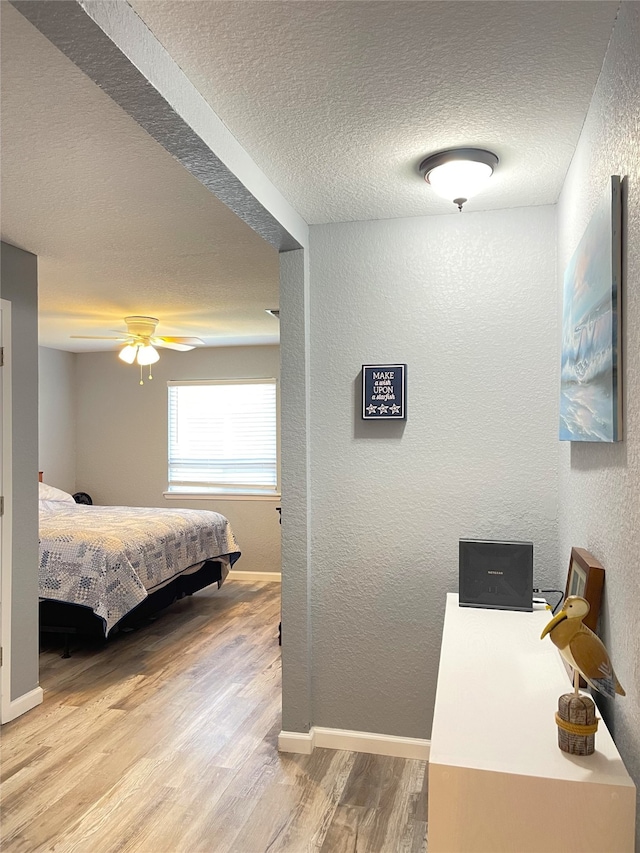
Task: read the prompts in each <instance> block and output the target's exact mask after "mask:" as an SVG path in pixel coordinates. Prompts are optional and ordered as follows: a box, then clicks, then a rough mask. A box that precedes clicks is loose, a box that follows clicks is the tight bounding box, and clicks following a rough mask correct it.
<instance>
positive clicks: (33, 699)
mask: <svg viewBox="0 0 640 853" xmlns="http://www.w3.org/2000/svg"><path fill="white" fill-rule="evenodd" d="M43 699H44V693H43V692H42V687H34V689H33V690H30V691H29V692H28V693H25V694H24V695H23V696H19V697H18V698H17V699H13V700H12V701H11V702H9V707H8V708H7V713H6V714H3V716H2V722H3V723H10V722H11V720H15V719H16V717H20V716H22V714H26V713H27V711H30V710H31V709H32V708H35V707H36V705H41V704H42V700H43Z"/></svg>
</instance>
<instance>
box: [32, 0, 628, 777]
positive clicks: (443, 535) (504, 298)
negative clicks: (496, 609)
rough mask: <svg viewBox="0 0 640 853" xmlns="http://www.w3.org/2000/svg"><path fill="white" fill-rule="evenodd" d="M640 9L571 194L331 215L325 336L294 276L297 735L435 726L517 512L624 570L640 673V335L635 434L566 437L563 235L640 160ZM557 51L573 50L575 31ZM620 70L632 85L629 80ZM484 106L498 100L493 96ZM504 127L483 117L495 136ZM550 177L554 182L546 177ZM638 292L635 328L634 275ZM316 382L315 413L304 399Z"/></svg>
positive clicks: (286, 360)
mask: <svg viewBox="0 0 640 853" xmlns="http://www.w3.org/2000/svg"><path fill="white" fill-rule="evenodd" d="M633 8H634V7H633V4H628V5H627V4H623V8H622V12H623V14H624V15H625V16H626V18H625V19H624V20H625V24H624V26H622V25H620V26H619V27H618V29H617V31H616V32H617V36H616V39H614V40H613V41H612V44H611V46H610V48H609V53H608V55H607V61H608V65H606V66H605V71H606V73H605V74H603V76H602V77H601V83H600V88H599V89H597V90H596V92H595V95H594V97H593V99H592V93H593V85H595V77H597V73H598V71H599V66H598V68H597V69H596V72H595V77H594V80H593V85H591V88H590V91H589V92H588V93H587V96H586V98H585V100H584V103H583V106H582V109H583V112H586V110H587V108H588V106H589V103H591V111H590V113H589V122H588V124H587V125H586V126H585V127H586V129H585V131H584V132H583V134H582V137H581V139H580V143H579V148H578V153H577V154H576V156H575V157H574V159H573V165H572V168H571V171H570V172H569V176H568V180H567V182H566V183H564V191H563V194H562V195H561V196H560V203H559V206H558V207H556V205H555V201H556V200H557V196H556V197H555V198H552V200H551V201H550V202H549V203H547V204H543V205H531V206H527V205H523V206H522V207H514V208H512V209H510V210H509V211H500V210H491V211H488V212H482V211H480V210H478V211H476V212H474V211H473V210H472V209H471V208H470V209H469V210H468V211H465V213H464V214H463V215H460V216H456V217H455V218H454V217H453V216H448V215H443V216H438V215H436V216H431V217H428V218H426V217H425V218H424V219H420V218H419V217H414V218H411V217H409V218H405V219H403V218H397V219H389V220H386V221H382V220H381V221H378V222H363V221H359V222H355V221H354V222H350V223H344V224H338V223H336V224H328V225H314V226H312V228H311V241H312V243H311V279H312V280H311V292H312V296H313V298H312V303H311V308H310V310H311V316H310V321H309V323H308V326H309V331H308V337H307V332H305V331H304V323H300V324H298V322H299V321H298V320H297V315H296V313H295V312H297V311H298V310H301V311H302V310H309V309H308V308H307V307H306V306H301V307H299V306H298V304H297V302H296V291H295V288H292V292H290V291H289V290H288V289H287V288H288V287H289V285H288V283H287V282H286V281H285V282H284V283H283V288H284V289H283V291H282V293H281V307H282V309H283V312H284V311H285V310H290V311H292V312H294V313H293V314H292V316H291V318H290V322H291V323H293V324H296V325H295V329H296V337H295V340H294V339H290V340H289V341H286V340H283V370H285V369H286V370H287V371H289V373H288V374H287V376H283V387H284V386H285V384H286V380H287V378H288V377H291V376H292V375H293V374H294V373H295V374H296V375H297V376H299V377H300V381H301V382H302V383H303V384H302V386H301V387H300V391H299V394H298V392H296V396H295V399H285V400H283V409H282V416H283V422H284V423H286V429H285V430H284V431H283V441H284V442H289V444H288V445H287V446H285V447H284V453H283V461H284V462H286V464H287V465H289V466H294V465H295V466H296V469H295V471H294V470H293V469H292V468H291V467H290V468H289V469H288V470H287V471H284V472H283V475H284V477H283V483H287V482H289V483H291V485H292V487H294V488H295V491H294V492H293V493H292V494H291V493H290V494H289V495H285V494H284V491H285V490H283V507H284V509H285V515H284V518H283V523H284V525H285V526H284V528H283V566H284V571H285V583H284V589H283V595H284V609H285V616H286V614H287V611H288V610H289V614H290V615H289V625H290V631H291V632H293V633H292V634H290V638H291V645H290V647H289V648H287V647H286V644H285V648H284V652H283V654H284V665H285V673H284V679H285V683H284V688H283V695H284V701H285V707H284V709H283V713H284V715H285V716H284V719H283V729H285V730H287V731H292V732H302V733H304V732H306V731H308V728H309V725H310V724H314V725H316V726H324V727H329V728H333V729H347V730H353V731H360V732H367V731H369V732H380V733H383V734H388V735H398V736H405V737H409V738H411V737H413V738H425V739H426V738H428V737H429V731H430V718H431V713H432V708H433V698H434V688H435V675H436V670H437V652H438V646H439V635H440V630H441V625H442V612H443V599H444V593H445V592H446V591H447V590H448V589H451V588H452V586H453V585H454V584H455V568H456V565H455V563H456V559H455V542H457V539H458V537H459V536H460V535H461V534H462V532H463V531H466V532H472V531H473V533H475V534H477V535H481V534H483V533H486V534H496V535H501V534H504V535H508V534H509V533H511V534H512V535H515V533H516V531H514V530H513V528H514V527H515V528H518V530H521V532H522V535H523V536H527V535H530V536H531V538H533V539H534V541H535V542H536V546H537V549H538V550H537V552H538V554H539V560H540V569H541V571H542V570H543V569H546V572H547V573H548V577H549V579H550V580H551V579H552V580H554V581H555V583H557V582H558V580H559V578H560V577H561V576H562V574H563V573H564V572H565V571H566V563H567V554H568V549H569V548H570V547H571V546H572V545H576V544H580V545H584V546H585V547H587V548H590V549H591V550H592V551H594V552H595V553H596V554H597V555H598V556H599V557H600V558H601V560H602V562H603V564H605V565H606V566H607V569H608V571H609V574H608V593H607V595H608V598H607V602H608V604H607V608H606V615H607V631H608V632H609V633H610V635H611V636H610V641H611V642H612V643H613V647H614V648H613V653H614V655H616V652H617V653H618V657H620V656H621V657H622V661H623V662H622V664H621V666H624V667H625V670H626V673H627V676H628V678H627V680H629V678H632V677H633V672H634V663H633V661H634V660H635V657H634V655H635V653H636V648H635V646H633V640H629V638H628V637H627V636H626V627H625V626H628V624H629V623H632V621H633V619H634V613H635V612H637V601H638V588H637V575H634V574H633V573H631V574H628V567H629V566H633V565H634V556H633V555H634V554H635V553H636V551H637V547H636V546H637V532H636V530H637V524H635V523H634V521H635V517H636V516H635V510H634V507H635V506H636V505H637V495H638V488H639V487H638V471H637V460H636V454H635V448H636V446H637V445H636V442H637V434H636V431H635V430H634V424H635V421H634V418H636V416H637V413H636V409H635V403H634V402H633V401H634V399H635V396H637V395H636V394H635V392H636V390H637V389H636V388H635V385H634V384H633V383H634V382H635V377H636V376H637V372H636V364H637V362H636V361H635V359H637V351H636V349H635V348H634V347H633V346H629V347H628V348H627V357H628V359H629V360H630V361H628V372H627V381H628V384H627V392H626V399H627V403H628V405H627V419H626V423H627V426H628V428H629V431H628V435H627V439H626V441H625V442H623V444H622V445H618V446H615V447H612V448H595V449H593V448H590V449H589V448H577V449H576V448H569V447H567V446H560V447H559V446H558V443H557V437H556V412H557V402H556V377H557V335H556V328H557V327H556V326H555V324H556V322H557V312H558V293H557V287H558V282H557V279H556V258H555V253H554V248H553V247H554V246H555V245H556V240H557V244H558V247H559V256H558V269H559V270H561V269H562V268H563V266H564V263H566V259H567V256H568V255H569V254H570V252H571V247H572V245H573V244H574V243H575V241H576V240H577V239H578V236H579V234H580V233H581V231H582V229H583V227H584V224H585V223H586V221H588V217H589V212H590V209H591V207H592V205H593V200H594V199H595V198H596V197H597V196H598V195H599V186H600V184H601V183H602V181H603V180H604V179H606V177H607V176H608V175H609V174H614V173H617V171H618V170H619V171H620V173H621V174H627V175H629V177H630V184H631V188H632V186H633V182H632V177H633V180H635V176H637V159H636V158H637V154H636V153H635V152H634V150H633V149H630V147H629V146H630V143H629V139H630V138H631V136H632V133H633V132H634V130H633V128H634V126H635V125H634V121H635V119H634V118H633V116H634V115H635V114H636V113H635V112H633V110H635V109H636V107H635V105H633V104H632V105H629V103H628V101H624V100H623V98H622V94H621V95H620V98H621V99H622V100H623V102H622V103H620V104H619V105H618V106H619V109H616V111H614V112H611V113H610V112H607V105H609V107H610V108H611V109H612V110H613V107H612V106H611V104H613V103H617V102H616V100H615V98H613V97H612V96H611V94H610V89H611V88H612V87H613V88H616V90H618V87H619V91H620V92H621V93H627V95H628V93H629V92H635V91H637V86H635V78H634V76H633V74H634V71H633V69H632V68H631V67H630V64H629V61H628V57H629V55H630V46H629V43H628V42H625V41H624V38H623V35H624V33H627V34H628V38H629V39H635V38H637V28H636V29H634V28H635V27H637V19H636V18H635V17H634V15H635V14H636V13H634V12H633ZM612 17H613V16H612ZM563 37H565V34H563ZM606 41H607V39H605V45H604V46H603V48H602V49H603V51H604V49H605V48H606ZM633 44H634V49H635V42H634V43H633ZM555 50H556V51H557V52H558V54H559V55H562V54H563V50H564V48H560V47H559V46H557V45H556V48H555ZM631 52H632V51H631ZM602 55H604V53H602ZM620 79H622V80H623V81H626V83H625V84H624V85H622V86H620V85H619V84H618V83H617V82H614V81H618V80H620ZM629 97H630V96H629ZM481 103H482V104H483V105H484V106H485V107H486V108H487V109H489V106H490V104H491V102H490V101H487V100H486V96H485V98H484V100H482V101H481ZM491 110H492V108H491V109H490V110H489V111H490V112H491ZM481 118H482V116H477V115H476V116H475V119H476V120H480V119H481ZM489 124H490V120H489ZM496 132H497V131H494V132H492V131H491V127H490V126H489V127H487V129H486V130H485V131H484V133H485V135H486V136H487V137H488V139H489V140H491V139H492V138H493V136H494V134H495V133H496ZM578 135H579V134H578V133H576V137H575V141H577V139H578ZM417 153H418V152H417V151H416V154H417ZM419 153H420V154H423V153H427V152H426V151H424V150H421V151H420V152H419ZM545 153H546V152H545ZM548 153H549V154H550V153H551V151H549V152H548ZM354 167H355V158H354ZM365 171H366V170H365ZM536 174H537V175H538V176H539V178H540V180H544V177H545V174H546V173H545V171H544V168H540V169H539V170H538V172H537V173H536ZM562 177H563V176H562ZM246 178H247V182H248V183H249V184H251V178H250V177H249V176H246ZM361 186H364V185H363V184H362V183H360V184H359V187H361ZM418 186H419V183H418ZM562 186H563V181H562V178H561V179H560V181H559V184H558V189H560V188H561V187H562ZM420 190H421V191H423V188H422V187H420ZM411 191H412V190H411ZM256 192H257V193H258V194H259V193H260V190H259V189H256ZM262 198H265V197H264V196H262ZM425 203H427V202H425ZM274 204H275V203H274ZM359 218H360V219H365V218H366V216H364V215H362V214H361V215H360V217H359ZM628 221H629V229H630V239H629V258H628V274H629V276H631V275H632V274H633V273H634V271H637V254H635V253H634V252H635V251H636V250H635V248H634V247H635V246H637V231H635V230H632V229H635V228H637V195H635V194H634V193H633V192H631V193H630V198H629V218H628ZM557 228H558V229H559V235H558V234H557V230H556V229H557ZM461 238H462V239H461ZM461 246H463V247H464V250H461V248H460V247H461ZM496 259H499V260H498V262H496ZM288 263H290V264H294V263H295V259H294V258H293V257H289V258H288ZM514 280H516V281H518V287H517V288H514V287H513V286H512V282H513V281H514ZM425 282H428V283H429V285H430V287H429V288H428V290H427V291H426V299H425ZM390 283H391V284H392V287H391V288H390V287H389V284H390ZM283 297H284V300H285V301H286V300H291V301H290V302H289V304H288V305H286V302H285V301H283ZM627 307H628V313H627V317H628V326H627V328H628V330H629V334H632V333H633V330H634V329H635V328H636V322H635V321H636V319H637V301H636V300H635V298H634V297H633V296H632V295H631V293H630V296H629V304H628V306H627ZM380 317H385V318H386V324H385V326H384V327H382V326H381V325H380V323H379V318H380ZM285 320H286V318H284V317H283V332H284V329H285ZM329 344H330V347H329ZM287 346H288V347H290V349H289V350H287V349H286V348H287ZM479 353H481V354H482V358H479ZM307 358H310V362H309V367H307ZM385 359H389V360H392V361H396V360H401V361H404V362H407V363H408V364H409V366H410V372H409V401H410V405H411V407H412V408H411V409H410V417H409V420H408V421H407V426H406V429H405V431H404V433H400V432H394V431H393V430H392V429H388V430H386V431H384V430H379V431H377V432H376V433H373V432H372V431H371V430H369V431H367V432H365V431H364V426H365V425H361V424H359V423H358V422H354V420H353V408H354V392H353V389H354V385H355V384H356V383H357V375H358V372H359V369H360V365H361V364H362V363H367V362H371V361H376V360H379V361H381V362H382V361H383V360H385ZM307 376H308V378H307ZM307 382H308V383H309V384H308V385H307V384H306V383H307ZM331 389H333V391H334V393H333V396H332V397H331V398H330V399H331V401H332V404H335V405H334V406H333V407H329V406H328V405H327V400H328V399H329V398H328V397H327V394H328V392H329V391H330V390H331ZM336 389H338V393H335V390H336ZM634 395H635V396H634ZM305 400H308V406H309V410H310V412H311V422H310V425H309V424H307V421H306V418H305V416H304V415H303V416H302V417H301V415H300V411H301V409H304V406H305ZM307 448H309V451H310V452H309V457H310V465H311V470H310V473H309V474H308V472H307V468H306V465H307ZM587 450H590V451H591V452H590V453H588V452H587ZM287 456H289V459H288V461H287ZM374 462H375V465H374ZM287 478H290V479H287ZM87 488H88V487H87ZM307 494H309V496H310V500H311V506H312V511H311V510H310V512H311V515H310V519H309V523H308V524H307V508H306V503H305V502H306V499H307ZM286 500H289V501H290V502H291V508H290V511H287V504H286ZM287 516H288V518H287ZM287 525H289V527H287ZM381 527H384V528H385V536H384V539H385V543H388V542H393V543H394V544H395V550H394V551H393V552H391V553H389V551H388V550H382V549H381V547H380V528H381ZM374 533H375V535H374ZM307 535H309V540H308V539H307ZM307 552H309V554H310V561H311V562H310V565H311V567H312V568H310V569H309V570H308V571H307ZM287 565H289V566H290V572H291V577H290V578H289V583H287V577H286V571H287ZM554 585H555V584H554ZM374 625H375V630H374V628H373V627H372V626H374ZM309 638H311V639H309ZM629 643H631V646H629ZM336 649H338V650H339V653H338V654H337V653H336ZM25 689H27V688H26V687H25ZM29 689H30V688H29ZM629 695H630V696H631V695H632V693H631V691H629ZM390 696H397V697H402V700H401V701H400V700H396V701H389V698H388V697H390ZM638 713H639V712H638V707H637V704H635V702H634V700H633V699H631V700H630V701H629V702H627V704H626V705H622V704H621V705H620V706H619V707H616V709H615V714H614V717H615V722H616V735H617V737H618V740H619V743H620V745H621V750H622V751H623V754H624V757H625V760H626V761H627V762H628V766H629V768H630V770H631V771H632V772H633V773H634V775H635V776H636V778H637V776H638V766H639V762H640V756H639V745H638V740H637V735H636V734H635V733H636V732H637V731H638V728H639V726H638Z"/></svg>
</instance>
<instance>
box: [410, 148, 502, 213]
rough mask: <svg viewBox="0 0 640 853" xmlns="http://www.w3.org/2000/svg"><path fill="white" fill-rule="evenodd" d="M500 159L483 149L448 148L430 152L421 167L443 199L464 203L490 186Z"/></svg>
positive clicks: (460, 206) (459, 206)
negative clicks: (490, 180) (488, 184)
mask: <svg viewBox="0 0 640 853" xmlns="http://www.w3.org/2000/svg"><path fill="white" fill-rule="evenodd" d="M498 163H499V160H498V157H497V155H496V154H494V153H493V152H492V151H487V150H486V149H484V148H449V149H448V150H446V151H439V152H438V153H436V154H430V155H429V156H428V157H426V158H425V159H424V160H423V161H422V162H421V163H420V166H419V167H418V171H419V172H420V173H421V174H422V175H423V177H424V179H425V181H426V182H427V183H428V184H429V185H430V186H432V187H433V189H434V190H435V192H436V193H437V194H438V195H439V196H441V197H442V198H446V199H448V200H449V201H452V202H453V203H454V204H455V205H456V206H457V207H458V210H459V211H460V212H461V213H462V205H463V204H465V202H467V201H468V200H469V199H470V198H472V197H473V196H474V195H477V194H478V193H479V192H480V191H481V190H482V189H484V187H485V186H486V185H487V183H488V181H489V179H490V178H491V175H492V174H493V170H494V169H495V167H496V166H497V165H498Z"/></svg>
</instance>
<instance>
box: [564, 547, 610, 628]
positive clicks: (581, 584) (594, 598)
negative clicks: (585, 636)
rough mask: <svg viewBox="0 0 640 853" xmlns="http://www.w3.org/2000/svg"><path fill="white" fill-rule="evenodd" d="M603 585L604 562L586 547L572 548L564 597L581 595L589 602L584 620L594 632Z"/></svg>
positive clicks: (596, 625)
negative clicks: (599, 560)
mask: <svg viewBox="0 0 640 853" xmlns="http://www.w3.org/2000/svg"><path fill="white" fill-rule="evenodd" d="M603 587H604V567H603V566H602V564H601V563H600V562H598V560H596V558H595V557H594V556H593V554H590V553H589V552H588V551H586V550H585V549H584V548H572V549H571V557H570V558H569V571H568V572H567V584H566V587H565V592H564V597H565V598H567V597H568V596H570V595H579V596H580V597H581V598H584V599H585V600H586V601H588V602H589V612H588V613H587V615H586V616H585V617H584V619H583V620H582V621H583V624H584V625H586V626H587V628H591V630H592V631H594V632H595V631H596V628H597V627H598V618H599V616H600V605H601V603H602V589H603Z"/></svg>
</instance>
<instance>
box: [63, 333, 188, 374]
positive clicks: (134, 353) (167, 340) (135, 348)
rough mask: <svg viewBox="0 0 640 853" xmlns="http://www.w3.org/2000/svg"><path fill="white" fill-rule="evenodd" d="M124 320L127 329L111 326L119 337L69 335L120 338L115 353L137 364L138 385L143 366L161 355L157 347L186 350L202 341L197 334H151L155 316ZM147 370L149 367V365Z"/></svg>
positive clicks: (116, 339)
mask: <svg viewBox="0 0 640 853" xmlns="http://www.w3.org/2000/svg"><path fill="white" fill-rule="evenodd" d="M124 322H125V324H126V326H127V330H126V332H124V331H120V330H119V329H116V330H114V331H115V334H116V335H117V336H118V337H111V336H110V335H71V337H72V338H81V339H82V340H93V341H123V343H124V346H123V347H122V349H121V350H120V352H119V353H118V358H121V359H122V361H124V362H126V363H127V364H133V363H134V361H135V362H137V363H138V364H139V365H140V384H141V385H143V384H144V383H143V381H142V366H143V365H152V364H155V362H156V361H158V359H159V358H160V356H159V354H158V351H157V350H156V347H164V348H165V349H173V350H178V351H179V352H187V351H188V350H191V349H194V348H195V347H197V346H199V345H202V344H203V343H204V341H202V340H200V338H184V337H174V336H167V335H156V334H154V333H155V330H156V326H157V325H158V322H159V321H158V320H157V318H156V317H125V318H124ZM149 370H151V368H150V367H149ZM149 379H153V377H152V376H151V373H149Z"/></svg>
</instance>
